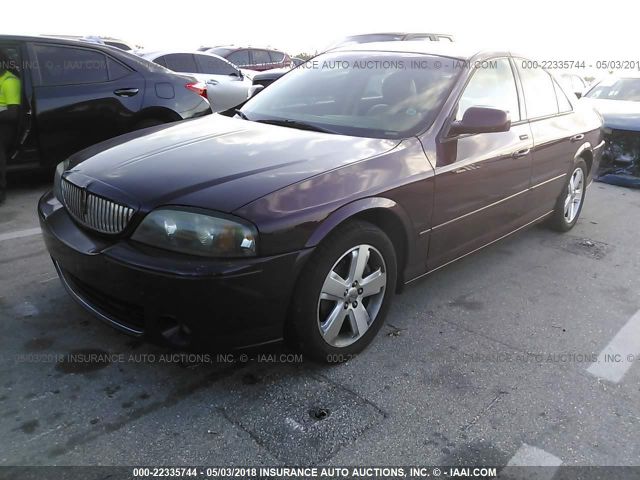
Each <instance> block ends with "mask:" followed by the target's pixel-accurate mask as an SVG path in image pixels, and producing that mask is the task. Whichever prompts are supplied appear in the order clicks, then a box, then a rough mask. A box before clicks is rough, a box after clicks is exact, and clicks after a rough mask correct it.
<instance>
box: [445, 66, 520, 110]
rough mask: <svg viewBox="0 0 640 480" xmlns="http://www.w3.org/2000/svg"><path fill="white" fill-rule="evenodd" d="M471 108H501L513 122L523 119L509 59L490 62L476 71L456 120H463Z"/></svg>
mask: <svg viewBox="0 0 640 480" xmlns="http://www.w3.org/2000/svg"><path fill="white" fill-rule="evenodd" d="M470 107H493V108H499V109H500V110H505V111H507V112H509V114H510V115H511V121H512V122H517V121H518V120H520V119H521V117H520V106H519V104H518V91H517V89H516V81H515V78H514V76H513V70H512V69H511V63H510V62H509V59H507V58H498V59H492V60H489V61H488V62H487V65H486V66H484V67H483V68H478V69H477V70H476V71H475V73H474V74H473V77H471V80H470V81H469V83H468V84H467V87H466V88H465V90H464V93H463V94H462V97H460V101H459V102H458V112H457V115H456V120H462V116H463V115H464V112H466V111H467V109H468V108H470Z"/></svg>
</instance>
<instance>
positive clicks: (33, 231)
mask: <svg viewBox="0 0 640 480" xmlns="http://www.w3.org/2000/svg"><path fill="white" fill-rule="evenodd" d="M40 232H41V230H40V227H37V228H29V229H27V230H17V231H15V232H9V233H0V242H2V241H3V240H13V239H14V238H22V237H30V236H32V235H38V234H39V233H40Z"/></svg>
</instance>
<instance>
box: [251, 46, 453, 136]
mask: <svg viewBox="0 0 640 480" xmlns="http://www.w3.org/2000/svg"><path fill="white" fill-rule="evenodd" d="M436 62H439V63H436ZM433 65H438V66H439V67H440V68H434V67H433ZM460 72H461V69H459V68H455V63H454V61H453V60H451V59H448V58H445V57H436V56H429V55H420V54H408V53H407V54H405V53H385V52H380V53H375V52H366V53H364V52H363V53H356V52H338V53H326V54H324V55H321V56H318V57H316V58H314V59H313V60H312V61H309V62H307V63H305V64H303V65H301V66H300V67H298V68H296V69H294V70H292V71H291V72H289V73H288V74H287V75H285V76H284V77H282V78H281V79H279V80H278V81H277V82H275V83H274V84H273V85H271V86H269V88H267V89H265V90H264V91H262V92H261V93H260V94H259V95H256V96H255V97H253V98H251V99H250V100H249V101H248V102H247V103H246V104H245V105H244V106H243V107H242V109H241V111H242V113H243V114H244V115H245V116H246V117H247V118H249V119H250V120H254V121H264V122H269V121H271V122H281V123H282V122H285V123H286V122H289V124H295V123H298V124H301V123H304V124H306V125H307V126H309V125H311V126H315V127H318V128H322V129H324V130H328V131H330V132H332V133H337V134H342V135H354V136H361V137H374V138H406V137H409V136H412V135H415V134H417V133H418V132H421V131H423V130H426V129H427V128H428V127H429V126H430V125H431V124H432V123H433V120H434V119H435V117H436V116H437V115H438V113H439V112H440V110H441V109H442V104H443V103H444V101H445V100H446V98H447V97H448V95H449V94H450V92H451V89H452V87H453V85H454V83H455V81H456V80H457V78H458V76H459V74H460Z"/></svg>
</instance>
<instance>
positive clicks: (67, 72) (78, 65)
mask: <svg viewBox="0 0 640 480" xmlns="http://www.w3.org/2000/svg"><path fill="white" fill-rule="evenodd" d="M34 49H35V53H36V58H37V62H38V69H39V71H40V79H41V80H42V84H43V85H47V86H51V85H79V84H85V83H99V82H107V81H109V71H108V68H107V57H106V55H105V54H103V53H102V52H98V51H96V50H89V49H85V48H74V47H63V46H53V45H35V46H34Z"/></svg>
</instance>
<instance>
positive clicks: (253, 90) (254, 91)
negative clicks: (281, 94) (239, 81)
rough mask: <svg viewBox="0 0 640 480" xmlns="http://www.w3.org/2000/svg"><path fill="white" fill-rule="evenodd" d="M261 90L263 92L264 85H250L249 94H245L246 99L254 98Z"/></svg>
mask: <svg viewBox="0 0 640 480" xmlns="http://www.w3.org/2000/svg"><path fill="white" fill-rule="evenodd" d="M262 90H264V85H251V87H249V93H248V94H247V98H251V97H254V96H256V95H257V94H258V93H260V92H261V91H262Z"/></svg>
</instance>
